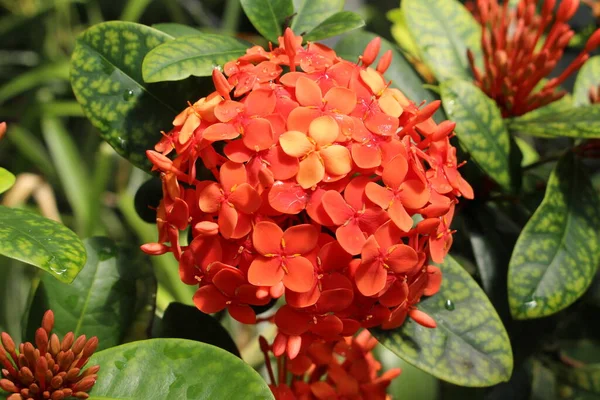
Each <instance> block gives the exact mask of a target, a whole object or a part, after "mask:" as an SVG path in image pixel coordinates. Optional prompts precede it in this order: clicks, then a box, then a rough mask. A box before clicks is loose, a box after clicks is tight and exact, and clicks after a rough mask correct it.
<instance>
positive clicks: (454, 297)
mask: <svg viewBox="0 0 600 400" xmlns="http://www.w3.org/2000/svg"><path fill="white" fill-rule="evenodd" d="M440 268H441V269H442V273H443V276H444V279H443V281H442V287H441V289H440V291H439V292H438V293H437V294H435V295H434V296H431V297H429V298H426V299H424V300H422V301H421V302H420V303H419V305H418V307H419V309H420V310H423V311H424V312H426V313H427V314H429V315H431V316H432V317H433V319H435V321H436V322H437V328H434V329H431V328H425V327H423V326H421V325H419V324H417V323H414V322H412V321H406V322H405V323H404V325H403V326H402V327H401V328H400V329H397V330H392V331H385V330H375V331H373V333H374V334H375V336H376V337H377V339H378V340H379V341H380V342H381V344H383V345H384V346H385V347H387V348H388V349H390V350H391V351H393V352H394V353H395V354H396V355H398V356H399V357H400V358H402V359H404V360H405V361H407V362H409V363H411V364H412V365H414V366H416V367H418V368H421V369H422V370H424V371H426V372H428V373H430V374H432V375H434V376H436V377H437V378H440V379H443V380H445V381H448V382H452V383H454V384H457V385H461V386H475V387H481V386H491V385H494V384H497V383H499V382H503V381H507V380H508V379H509V378H510V376H511V373H512V368H513V358H512V350H511V346H510V341H509V339H508V335H507V333H506V330H505V329H504V326H503V325H502V322H501V321H500V318H499V317H498V314H497V313H496V310H495V309H494V307H493V306H492V304H491V303H490V301H489V300H488V298H487V297H486V295H485V293H484V292H483V290H481V288H480V287H479V285H478V284H477V282H475V280H473V278H472V277H471V276H470V275H469V274H468V273H467V272H466V271H465V270H464V268H463V267H462V266H461V265H460V264H458V263H457V262H456V261H455V260H454V259H453V258H452V257H450V256H447V257H446V259H445V260H444V263H443V264H442V265H441V267H440Z"/></svg>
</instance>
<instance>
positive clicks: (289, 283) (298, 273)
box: [283, 257, 315, 293]
mask: <svg viewBox="0 0 600 400" xmlns="http://www.w3.org/2000/svg"><path fill="white" fill-rule="evenodd" d="M286 268H287V270H288V272H287V273H286V274H285V275H284V276H283V284H284V285H285V287H286V288H288V289H290V290H293V291H294V292H298V293H304V292H308V291H309V290H310V289H311V288H312V286H313V284H314V279H315V269H314V266H313V264H312V263H311V262H310V261H309V260H308V259H306V258H304V257H293V258H290V257H288V258H286Z"/></svg>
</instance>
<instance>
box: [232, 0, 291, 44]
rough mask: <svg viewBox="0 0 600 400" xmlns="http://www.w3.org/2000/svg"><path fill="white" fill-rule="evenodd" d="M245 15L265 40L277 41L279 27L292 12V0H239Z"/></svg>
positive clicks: (280, 30) (280, 32)
mask: <svg viewBox="0 0 600 400" xmlns="http://www.w3.org/2000/svg"><path fill="white" fill-rule="evenodd" d="M240 1H241V3H242V8H243V9H244V12H245V13H246V16H247V17H248V19H249V20H250V22H252V25H254V27H255V28H256V30H257V31H258V32H259V33H260V34H261V35H263V36H264V37H265V38H266V39H267V40H270V41H271V42H273V43H277V39H278V38H279V36H281V35H282V34H283V31H282V29H281V27H282V26H283V24H284V23H285V20H286V19H287V18H289V17H291V16H292V14H293V13H294V4H293V3H292V0H240Z"/></svg>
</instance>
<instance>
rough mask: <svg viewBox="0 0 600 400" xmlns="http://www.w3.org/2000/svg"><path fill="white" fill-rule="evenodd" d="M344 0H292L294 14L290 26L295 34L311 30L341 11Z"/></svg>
mask: <svg viewBox="0 0 600 400" xmlns="http://www.w3.org/2000/svg"><path fill="white" fill-rule="evenodd" d="M344 2H345V1H344V0H294V10H295V12H296V15H295V16H294V19H292V25H291V26H290V27H291V28H292V30H293V31H294V33H295V34H296V35H301V34H303V33H307V32H309V31H311V30H312V29H313V28H314V27H316V26H317V25H319V24H320V23H321V22H323V21H325V20H326V19H327V18H329V17H330V16H332V15H333V14H335V13H337V12H338V11H342V9H343V8H344Z"/></svg>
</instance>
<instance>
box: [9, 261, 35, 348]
mask: <svg viewBox="0 0 600 400" xmlns="http://www.w3.org/2000/svg"><path fill="white" fill-rule="evenodd" d="M37 275H38V270H37V268H35V267H32V266H30V265H27V264H23V263H22V262H20V261H17V260H13V259H10V258H6V257H4V256H0V332H7V333H8V334H9V335H10V336H11V337H12V338H13V339H14V340H15V342H16V343H19V342H21V341H22V340H21V339H22V336H21V333H22V331H23V326H22V324H23V323H24V322H26V321H23V315H25V314H27V309H28V308H29V303H30V302H31V299H30V297H31V287H32V285H33V283H34V281H35V280H36V279H37ZM38 324H39V321H38ZM38 326H39V325H38Z"/></svg>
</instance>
